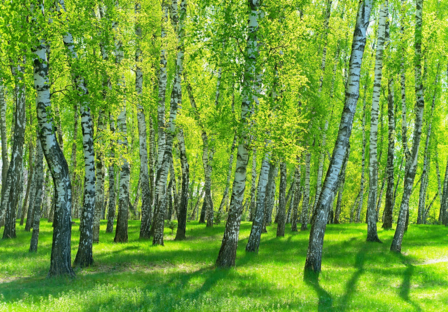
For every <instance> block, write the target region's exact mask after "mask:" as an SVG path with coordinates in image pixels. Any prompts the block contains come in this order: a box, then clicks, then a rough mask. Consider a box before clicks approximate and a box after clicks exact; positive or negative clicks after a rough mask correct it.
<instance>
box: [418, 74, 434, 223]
mask: <svg viewBox="0 0 448 312" xmlns="http://www.w3.org/2000/svg"><path fill="white" fill-rule="evenodd" d="M437 84H438V74H437V75H436V79H435V82H434V86H435V87H436V88H435V89H434V96H433V99H432V107H431V115H430V118H429V120H428V131H427V133H426V144H425V151H424V154H423V155H424V160H423V172H422V182H421V184H420V194H419V195H420V196H419V205H418V218H417V224H425V223H426V222H425V220H424V218H423V217H424V212H425V209H426V190H427V187H428V177H429V164H430V161H429V156H430V155H429V150H428V149H429V142H430V140H431V126H432V116H433V114H434V108H435V104H436V90H437Z"/></svg>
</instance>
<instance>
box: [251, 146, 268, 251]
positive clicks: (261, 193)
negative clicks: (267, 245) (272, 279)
mask: <svg viewBox="0 0 448 312" xmlns="http://www.w3.org/2000/svg"><path fill="white" fill-rule="evenodd" d="M269 171H270V166H269V153H266V154H265V156H264V159H263V162H262V163H261V170H260V177H259V180H258V191H257V208H256V210H255V217H254V222H253V223H252V228H251V231H250V236H249V241H248V242H247V245H246V251H247V252H258V248H259V246H260V238H261V233H262V231H263V221H264V214H265V204H266V189H267V186H268V179H269Z"/></svg>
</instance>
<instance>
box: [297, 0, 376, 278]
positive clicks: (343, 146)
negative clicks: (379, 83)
mask: <svg viewBox="0 0 448 312" xmlns="http://www.w3.org/2000/svg"><path fill="white" fill-rule="evenodd" d="M371 10H372V1H371V0H365V1H363V2H361V3H360V4H359V8H358V13H357V19H356V25H355V31H354V34H353V43H352V52H351V57H350V67H349V78H348V81H347V84H346V98H345V105H344V109H343V112H342V116H341V123H340V126H339V132H338V136H337V139H336V143H335V148H334V150H333V157H332V159H331V162H330V165H329V168H328V171H327V176H326V177H325V182H324V187H323V190H322V194H321V196H320V197H319V202H318V204H317V206H316V212H315V213H314V215H313V219H314V220H313V221H314V222H312V224H313V225H312V227H311V233H310V240H309V246H308V253H307V258H306V263H305V270H306V271H314V272H320V271H321V263H322V248H323V243H324V235H325V229H326V225H327V218H328V210H329V205H330V204H331V202H330V201H329V200H330V199H332V194H333V193H334V192H335V191H336V188H335V187H336V186H337V184H338V183H337V182H338V181H337V180H338V178H339V173H340V171H341V169H342V166H343V162H344V158H345V157H346V154H347V150H348V146H349V139H350V135H351V130H352V125H353V117H354V114H355V111H356V104H357V102H358V98H359V77H360V72H361V65H362V58H363V55H364V48H365V44H366V31H367V27H368V24H369V19H370V12H371Z"/></svg>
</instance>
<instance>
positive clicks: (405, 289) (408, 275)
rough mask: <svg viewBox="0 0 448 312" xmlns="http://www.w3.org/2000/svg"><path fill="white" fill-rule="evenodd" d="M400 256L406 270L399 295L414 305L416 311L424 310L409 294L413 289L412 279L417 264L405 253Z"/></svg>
mask: <svg viewBox="0 0 448 312" xmlns="http://www.w3.org/2000/svg"><path fill="white" fill-rule="evenodd" d="M398 256H399V258H400V259H401V261H402V262H403V264H404V265H405V266H406V270H405V271H404V273H403V283H402V284H401V286H400V292H399V295H400V297H401V298H402V299H403V300H404V301H406V302H407V303H409V304H410V305H412V307H413V308H414V310H415V311H422V308H420V306H419V305H418V304H417V303H415V302H414V301H413V300H412V299H411V297H410V295H409V293H410V291H411V280H412V276H413V275H414V269H415V266H413V265H412V264H411V263H410V262H409V260H408V259H407V258H406V257H405V256H404V255H402V254H399V255H398Z"/></svg>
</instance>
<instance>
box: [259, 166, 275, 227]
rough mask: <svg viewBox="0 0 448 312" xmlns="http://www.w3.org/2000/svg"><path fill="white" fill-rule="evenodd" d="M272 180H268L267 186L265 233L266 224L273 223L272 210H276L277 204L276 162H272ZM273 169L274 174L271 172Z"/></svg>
mask: <svg viewBox="0 0 448 312" xmlns="http://www.w3.org/2000/svg"><path fill="white" fill-rule="evenodd" d="M270 166H271V167H270V169H269V173H270V180H269V181H268V185H267V188H266V204H265V207H264V209H265V214H264V222H263V231H262V232H263V233H267V230H266V226H267V225H268V224H271V223H272V211H273V210H274V204H275V193H276V192H275V189H276V185H275V180H276V179H277V175H278V166H277V165H276V164H273V163H271V164H270ZM271 170H272V174H271Z"/></svg>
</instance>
